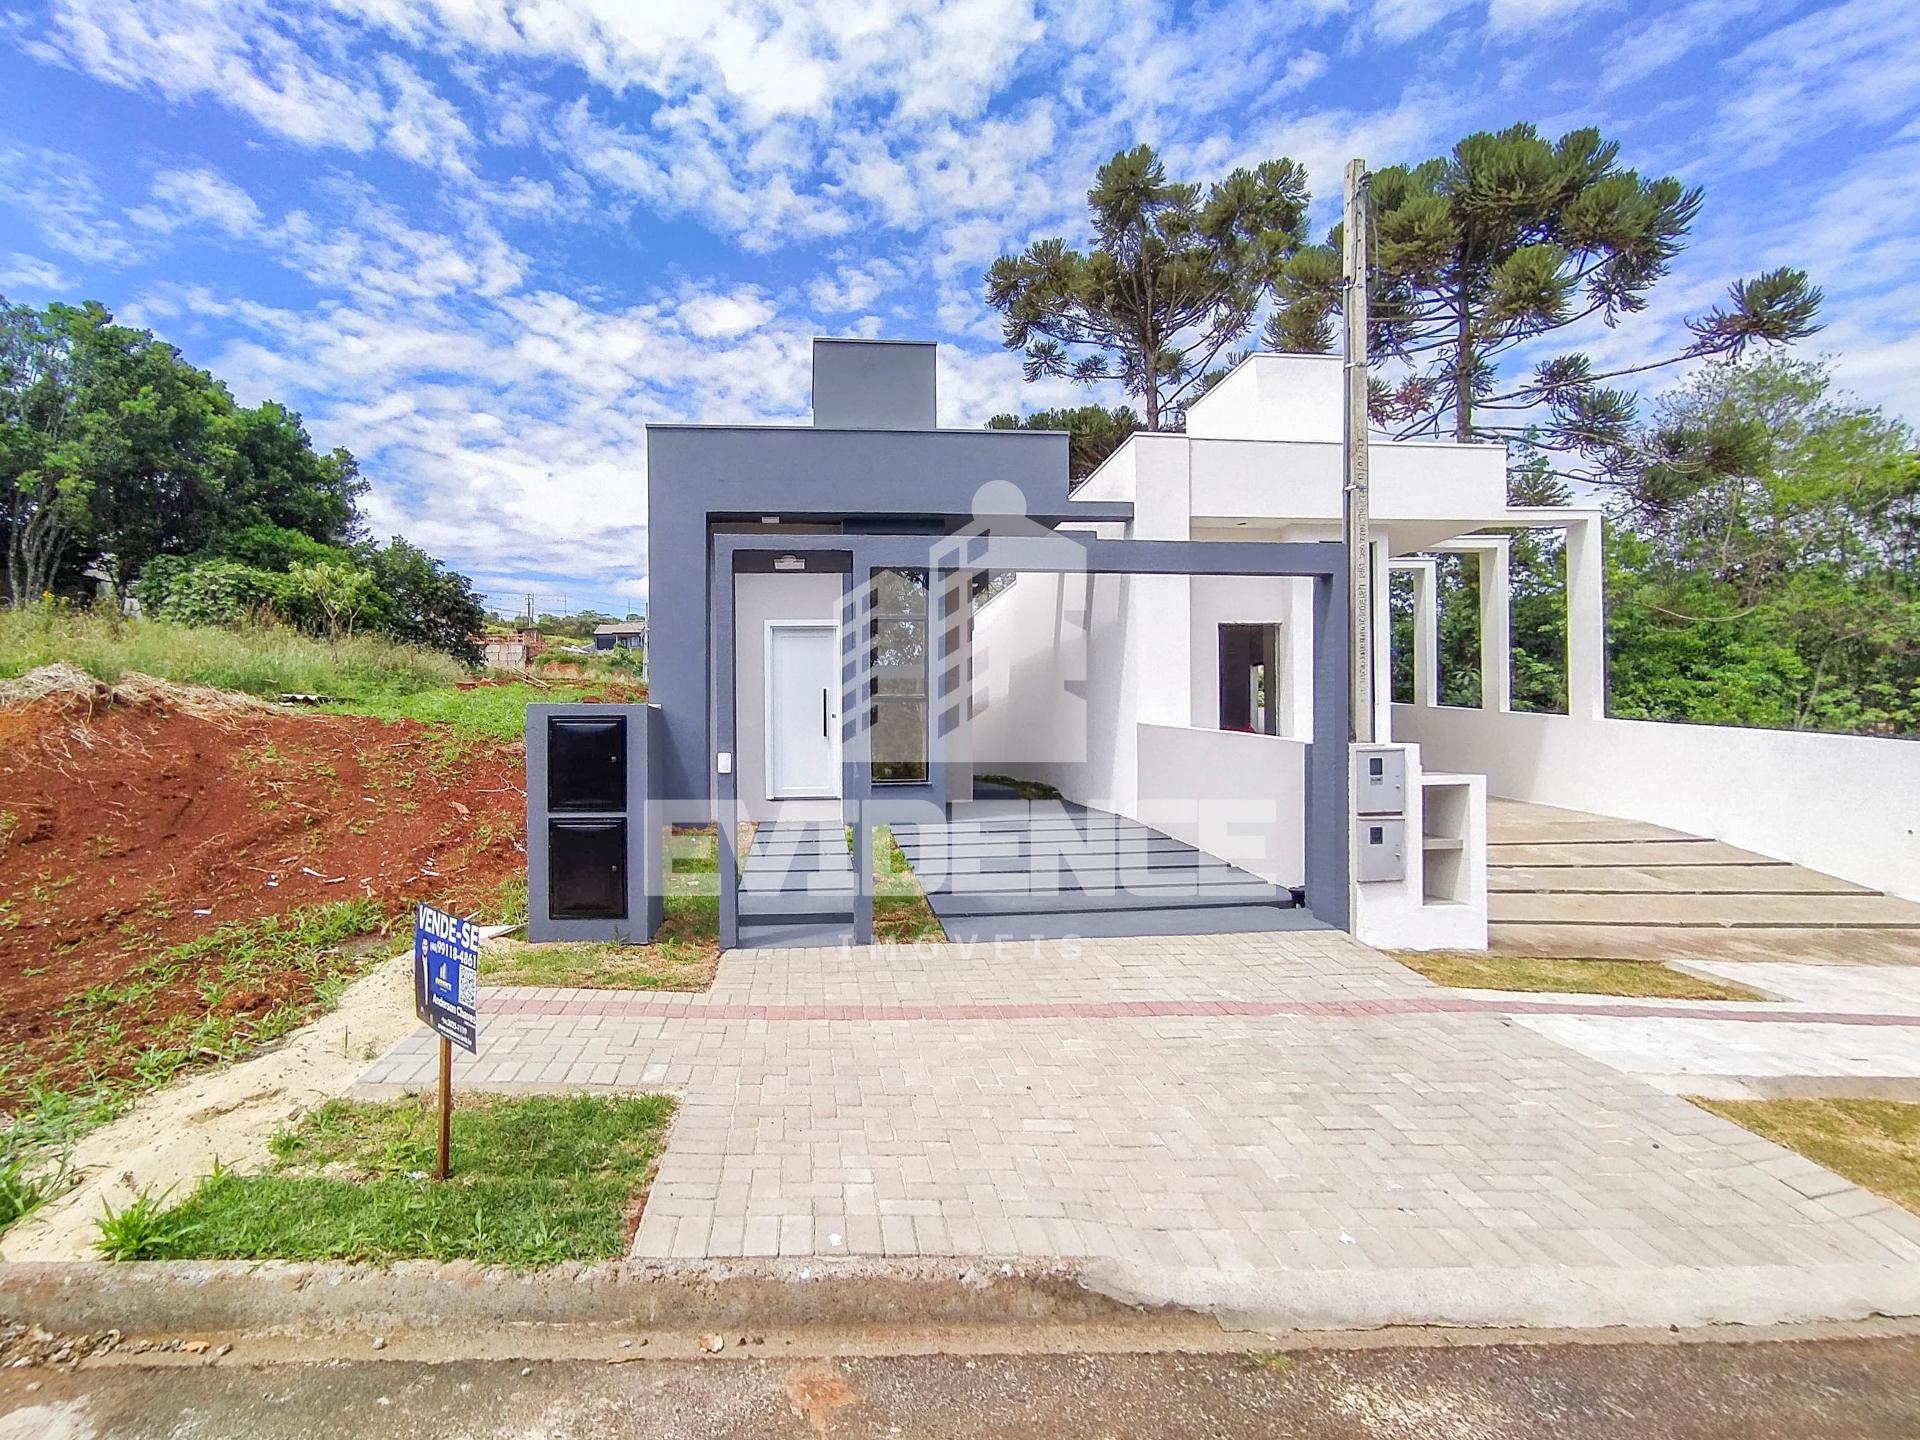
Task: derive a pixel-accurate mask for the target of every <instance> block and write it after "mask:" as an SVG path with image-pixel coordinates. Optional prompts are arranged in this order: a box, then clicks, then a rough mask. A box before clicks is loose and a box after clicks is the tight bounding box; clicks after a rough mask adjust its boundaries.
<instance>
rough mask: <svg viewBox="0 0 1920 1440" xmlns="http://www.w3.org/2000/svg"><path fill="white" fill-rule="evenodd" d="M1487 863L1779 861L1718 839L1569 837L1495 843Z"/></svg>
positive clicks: (1654, 863) (1779, 862)
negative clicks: (1565, 839)
mask: <svg viewBox="0 0 1920 1440" xmlns="http://www.w3.org/2000/svg"><path fill="white" fill-rule="evenodd" d="M1487 863H1488V864H1489V865H1781V866H1784V865H1785V864H1786V862H1785V861H1784V860H1775V859H1773V858H1772V857H1771V856H1768V855H1756V854H1754V853H1753V851H1751V850H1741V849H1739V848H1737V847H1736V846H1733V845H1726V844H1722V843H1721V842H1720V841H1718V840H1615V841H1597V842H1596V841H1569V842H1566V843H1564V844H1531V843H1530V844H1512V845H1509V844H1494V843H1489V844H1488V846H1487Z"/></svg>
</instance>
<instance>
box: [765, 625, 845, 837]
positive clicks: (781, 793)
mask: <svg viewBox="0 0 1920 1440" xmlns="http://www.w3.org/2000/svg"><path fill="white" fill-rule="evenodd" d="M839 794H840V653H839V641H838V636H837V635H836V633H835V630H834V627H833V626H832V625H816V624H805V625H803V624H797V623H793V622H789V621H783V620H773V621H769V622H768V624H767V798H768V799H770V800H799V799H816V800H817V799H833V798H835V797H837V796H838V795H839Z"/></svg>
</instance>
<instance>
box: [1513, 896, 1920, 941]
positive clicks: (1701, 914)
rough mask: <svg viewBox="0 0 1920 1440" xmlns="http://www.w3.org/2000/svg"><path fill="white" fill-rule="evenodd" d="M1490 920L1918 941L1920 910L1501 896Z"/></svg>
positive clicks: (1831, 902) (1760, 899) (1711, 899)
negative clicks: (1911, 937)
mask: <svg viewBox="0 0 1920 1440" xmlns="http://www.w3.org/2000/svg"><path fill="white" fill-rule="evenodd" d="M1487 918H1488V919H1489V920H1490V921H1492V922H1493V923H1495V924H1510V923H1513V922H1531V923H1534V924H1557V925H1662V926H1689V925H1700V926H1704V927H1706V928H1708V929H1715V930H1726V929H1735V928H1744V927H1754V926H1764V927H1767V928H1785V929H1796V930H1798V929H1833V928H1845V929H1876V930H1878V929H1895V930H1912V931H1914V932H1915V933H1916V935H1920V905H1916V904H1914V903H1913V902H1912V901H1910V900H1896V899H1895V898H1893V897H1892V896H1891V895H1877V894H1874V893H1872V892H1871V891H1867V892H1863V893H1858V894H1841V895H1822V894H1808V895H1754V894H1740V895H1674V894H1644V893H1643V894H1565V893H1562V894H1553V895H1547V894H1538V893H1514V892H1510V891H1501V892H1497V893H1494V894H1490V895H1489V896H1488V897H1487Z"/></svg>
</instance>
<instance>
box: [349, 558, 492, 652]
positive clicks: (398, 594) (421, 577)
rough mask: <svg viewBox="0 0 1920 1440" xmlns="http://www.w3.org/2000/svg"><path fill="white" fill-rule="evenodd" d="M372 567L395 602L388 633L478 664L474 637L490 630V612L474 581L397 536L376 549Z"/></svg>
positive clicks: (381, 586) (477, 650)
mask: <svg viewBox="0 0 1920 1440" xmlns="http://www.w3.org/2000/svg"><path fill="white" fill-rule="evenodd" d="M369 564H370V567H371V569H372V571H373V576H374V579H375V580H377V581H378V582H379V585H380V588H381V590H383V591H384V592H385V593H386V595H387V597H388V600H389V601H390V602H391V609H390V611H389V614H388V618H387V621H386V625H385V629H386V632H387V633H388V634H389V635H391V636H392V637H393V638H394V639H396V640H400V641H403V642H405V643H406V644H409V645H425V646H427V647H428V648H430V649H434V650H444V651H446V652H447V653H448V654H449V655H452V656H455V657H456V658H458V659H460V660H462V661H464V662H465V663H466V664H468V665H478V664H479V663H480V647H479V645H478V644H477V643H476V642H475V640H474V637H475V636H476V635H478V634H480V632H481V631H482V630H483V629H484V628H485V627H486V623H487V614H486V611H485V610H483V609H482V608H481V606H480V601H479V599H478V598H477V597H476V596H475V595H474V593H473V582H472V581H471V580H469V579H467V577H466V576H464V575H461V574H458V573H457V572H455V571H452V570H449V569H447V567H446V566H444V565H442V564H441V563H440V562H439V561H438V560H436V559H434V558H433V557H432V556H431V555H429V554H427V552H426V551H424V550H422V549H421V548H420V547H419V546H418V545H411V544H408V543H407V542H406V541H405V540H403V539H401V538H400V537H399V536H398V535H396V536H394V537H393V539H392V540H390V541H389V542H388V543H387V545H386V547H385V548H384V549H379V550H375V551H374V552H373V555H372V558H371V560H370V562H369Z"/></svg>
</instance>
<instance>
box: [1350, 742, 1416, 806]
mask: <svg viewBox="0 0 1920 1440" xmlns="http://www.w3.org/2000/svg"><path fill="white" fill-rule="evenodd" d="M1353 813H1354V814H1356V815H1404V814H1406V813H1407V752H1406V751H1405V750H1404V749H1402V748H1401V747H1400V746H1398V745H1356V746H1354V747H1353Z"/></svg>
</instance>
